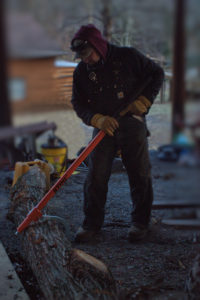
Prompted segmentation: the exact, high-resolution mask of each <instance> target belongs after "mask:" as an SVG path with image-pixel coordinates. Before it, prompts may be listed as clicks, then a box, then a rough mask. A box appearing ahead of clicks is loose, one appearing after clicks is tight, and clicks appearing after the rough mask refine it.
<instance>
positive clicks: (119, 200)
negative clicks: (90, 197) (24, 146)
mask: <svg viewBox="0 0 200 300" xmlns="http://www.w3.org/2000/svg"><path fill="white" fill-rule="evenodd" d="M163 115H164V113H163ZM149 121H150V127H151V128H152V127H153V126H156V124H157V125H158V124H160V122H161V121H162V115H160V114H155V115H154V116H153V115H152V116H150V117H149ZM165 121H166V119H165ZM161 123H162V122H161ZM159 126H160V125H159ZM166 126H168V122H167V121H166V122H165V123H164V120H163V127H161V126H160V127H159V128H158V127H155V131H156V130H157V131H156V132H157V134H158V132H160V140H159V136H158V135H157V138H156V135H153V136H152V137H151V139H155V141H156V143H157V144H158V143H159V141H160V143H161V144H162V143H163V140H162V138H163V135H162V132H161V131H162V130H166V128H167V127H166ZM156 146H157V145H155V148H156ZM153 148H154V147H151V151H150V157H151V163H152V177H153V187H154V196H155V201H167V200H170V201H171V200H173V201H174V202H175V201H182V200H183V201H190V200H192V201H197V202H198V201H199V199H200V197H199V196H200V192H199V187H198V185H199V171H200V169H199V168H197V167H187V166H182V165H179V164H177V163H174V162H164V161H160V160H159V159H158V157H157V154H158V153H157V151H156V150H154V149H153ZM86 173H87V168H82V169H79V173H78V174H76V175H73V176H71V177H70V178H69V180H68V181H67V182H66V183H65V184H64V185H63V187H62V188H61V189H60V190H59V191H58V192H57V194H56V195H55V196H54V198H53V199H51V201H50V202H49V204H48V207H49V209H50V210H51V212H52V214H53V215H57V216H60V217H62V218H64V219H65V220H66V221H67V223H68V224H69V232H68V233H66V234H67V236H68V238H69V240H70V241H71V242H72V245H73V247H75V248H79V249H82V250H84V251H86V252H87V253H89V254H91V255H94V256H95V257H97V258H98V259H101V260H102V261H104V262H105V263H106V264H107V265H108V267H109V268H110V270H111V272H112V274H113V276H114V278H115V279H116V281H117V282H118V284H119V286H121V288H122V289H127V290H131V291H132V292H134V294H135V298H134V299H163V300H164V299H177V300H179V299H180V300H183V299H187V293H186V292H185V282H186V280H187V276H188V272H189V270H190V268H191V265H192V263H193V259H194V257H195V256H196V254H197V253H198V252H199V251H200V232H199V231H197V230H194V229H190V230H189V229H187V230H183V229H178V228H174V227H173V228H172V227H169V226H166V225H163V224H162V220H163V219H168V218H177V219H179V218H193V217H196V213H197V212H196V211H195V210H194V209H162V210H153V211H152V224H151V227H150V232H149V235H148V237H147V238H146V239H145V240H144V241H140V242H137V243H133V244H131V243H129V242H128V240H127V231H128V228H129V226H130V225H131V222H130V213H131V200H130V194H129V186H128V180H127V175H126V172H125V171H124V169H123V168H121V165H120V166H119V168H118V170H116V169H115V170H114V169H113V172H112V175H111V178H110V182H109V192H108V199H107V204H106V217H105V222H104V226H103V228H102V231H101V233H100V234H99V235H98V236H97V237H96V239H95V240H94V241H93V242H90V243H87V244H78V243H75V242H74V234H75V232H76V230H77V228H78V227H79V226H80V225H81V223H82V220H83V212H82V206H83V183H84V179H85V176H86ZM12 176H13V172H11V171H5V170H2V171H0V239H1V241H2V243H3V245H4V247H5V249H6V251H7V253H8V255H9V257H10V258H11V260H12V262H13V264H14V266H15V269H16V271H17V273H18V275H19V277H20V278H21V280H22V282H23V284H24V286H25V289H26V291H27V293H28V294H29V296H30V298H31V299H32V300H36V299H40V300H42V299H44V297H43V295H42V294H41V292H40V290H39V287H38V285H37V282H36V280H35V278H34V276H33V274H32V272H31V270H30V269H29V267H28V265H27V263H26V262H24V261H23V254H22V252H21V250H20V238H19V237H17V236H15V231H16V228H15V226H14V225H13V224H12V223H11V222H10V221H9V220H8V219H7V218H6V215H7V212H8V209H9V206H10V199H9V192H10V187H11V182H12Z"/></svg>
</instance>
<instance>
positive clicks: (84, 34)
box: [71, 24, 108, 60]
mask: <svg viewBox="0 0 200 300" xmlns="http://www.w3.org/2000/svg"><path fill="white" fill-rule="evenodd" d="M75 40H83V42H85V41H87V42H89V43H90V45H92V46H93V47H94V48H95V49H96V50H97V51H98V53H99V54H100V55H101V56H102V58H103V59H104V60H105V59H106V54H107V50H108V43H107V41H106V40H105V39H104V38H103V36H102V34H101V32H100V31H99V30H98V29H97V28H96V27H95V26H94V25H93V24H88V25H83V26H81V28H80V29H79V30H78V31H77V33H76V34H75V35H74V37H73V39H72V41H71V49H72V51H78V49H77V50H76V48H75V47H73V44H74V41H75Z"/></svg>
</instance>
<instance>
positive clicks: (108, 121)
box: [90, 114, 119, 136]
mask: <svg viewBox="0 0 200 300" xmlns="http://www.w3.org/2000/svg"><path fill="white" fill-rule="evenodd" d="M90 123H91V125H92V126H93V127H96V128H98V129H101V130H103V131H104V132H105V133H106V134H108V135H110V136H113V135H114V134H113V133H114V131H115V129H117V128H118V127H119V123H118V122H117V120H116V119H115V118H113V117H110V116H104V115H102V114H95V115H94V116H93V117H92V119H91V122H90Z"/></svg>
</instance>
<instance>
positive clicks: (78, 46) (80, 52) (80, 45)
mask: <svg viewBox="0 0 200 300" xmlns="http://www.w3.org/2000/svg"><path fill="white" fill-rule="evenodd" d="M71 50H72V51H74V52H76V55H75V59H76V58H81V59H84V58H87V57H89V56H90V54H91V53H92V50H93V49H92V47H91V45H90V44H89V43H88V41H84V40H79V39H76V40H74V41H73V42H72V44H71Z"/></svg>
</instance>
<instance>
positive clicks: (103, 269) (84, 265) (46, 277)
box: [9, 166, 117, 300]
mask: <svg viewBox="0 0 200 300" xmlns="http://www.w3.org/2000/svg"><path fill="white" fill-rule="evenodd" d="M45 191H46V178H45V175H44V173H43V172H42V171H41V170H40V169H39V168H38V167H37V166H34V167H32V168H31V169H30V170H29V171H28V172H27V173H26V174H24V175H23V176H21V177H20V178H19V179H18V180H17V182H16V184H15V185H14V187H13V188H12V190H11V200H12V204H11V209H10V213H9V216H10V217H12V220H13V221H14V223H15V224H16V227H17V226H18V225H19V224H20V223H21V222H22V221H23V220H24V218H25V217H26V216H27V213H28V212H29V211H30V210H31V209H32V208H33V207H34V206H35V205H36V204H37V203H38V202H39V201H40V200H41V199H42V197H43V196H44V194H45ZM42 212H43V213H45V214H48V209H47V208H45V209H43V211H42ZM19 238H20V239H21V246H22V250H23V252H24V257H25V260H26V261H27V262H28V264H29V265H30V267H31V269H32V271H33V273H34V275H35V277H36V278H37V281H38V284H39V286H40V288H41V290H42V292H43V294H44V297H45V299H48V300H51V299H52V300H56V299H58V300H61V299H62V300H64V299H68V300H69V299H73V300H74V299H76V300H78V299H84V300H85V299H117V295H116V284H115V280H114V279H113V276H112V274H111V272H110V271H109V269H108V267H107V266H106V265H105V264H104V263H103V262H101V261H100V260H98V259H96V258H95V257H92V256H91V255H89V254H86V253H85V252H83V251H81V250H78V249H73V248H72V246H71V243H70V241H69V240H68V239H67V237H66V234H65V230H64V228H63V226H62V225H61V224H59V222H58V221H56V220H43V218H41V219H40V220H39V221H38V222H34V223H33V224H30V225H29V226H28V227H27V228H26V229H25V230H24V231H23V232H22V233H20V235H19Z"/></svg>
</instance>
